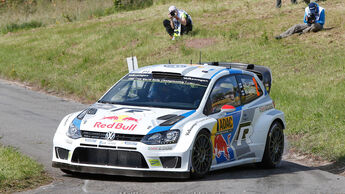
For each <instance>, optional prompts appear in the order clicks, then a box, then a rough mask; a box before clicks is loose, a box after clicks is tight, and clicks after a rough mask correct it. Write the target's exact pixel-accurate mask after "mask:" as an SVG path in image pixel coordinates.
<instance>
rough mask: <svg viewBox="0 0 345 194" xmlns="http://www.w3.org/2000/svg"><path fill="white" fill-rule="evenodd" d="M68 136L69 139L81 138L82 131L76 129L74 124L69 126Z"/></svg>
mask: <svg viewBox="0 0 345 194" xmlns="http://www.w3.org/2000/svg"><path fill="white" fill-rule="evenodd" d="M66 135H67V136H68V137H69V138H72V139H78V138H81V133H80V130H79V128H78V127H76V126H75V125H74V123H73V122H72V123H71V124H70V125H69V127H68V131H67V133H66Z"/></svg>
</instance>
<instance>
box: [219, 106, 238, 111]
mask: <svg viewBox="0 0 345 194" xmlns="http://www.w3.org/2000/svg"><path fill="white" fill-rule="evenodd" d="M235 110H236V108H235V107H234V106H231V105H227V104H226V105H223V106H222V109H221V111H220V112H234V111H235Z"/></svg>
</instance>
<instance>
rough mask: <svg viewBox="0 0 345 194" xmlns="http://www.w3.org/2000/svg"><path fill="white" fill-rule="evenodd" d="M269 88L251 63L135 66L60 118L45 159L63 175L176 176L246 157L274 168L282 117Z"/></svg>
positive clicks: (267, 76) (267, 77)
mask: <svg viewBox="0 0 345 194" xmlns="http://www.w3.org/2000/svg"><path fill="white" fill-rule="evenodd" d="M270 88H271V71H270V70H269V69H268V68H267V67H263V66H257V65H252V64H239V63H218V62H213V63H205V64H204V65H190V64H163V65H153V66H147V67H143V68H140V69H138V70H135V71H132V72H130V73H129V74H127V75H126V76H124V77H123V78H122V79H121V80H119V81H118V82H117V83H116V84H115V85H114V86H113V87H112V88H110V90H109V91H108V92H107V93H106V94H105V95H104V96H103V97H102V98H101V99H100V100H99V101H98V102H97V103H95V104H93V105H91V106H90V107H89V108H87V109H85V110H83V111H81V112H76V113H72V114H69V115H67V116H66V117H65V118H64V119H63V120H62V121H61V123H60V125H59V127H58V129H57V131H56V133H55V136H54V148H53V159H52V165H53V167H56V168H60V169H61V170H62V171H63V172H65V173H69V174H72V173H75V172H82V173H97V174H110V175H125V176H154V177H180V178H183V177H190V176H193V177H202V176H204V175H205V174H206V173H207V172H209V171H212V170H217V169H221V168H226V167H231V166H236V165H242V164H247V163H261V164H262V165H263V166H265V167H276V166H277V165H278V164H279V163H280V161H281V158H282V154H283V150H284V134H283V129H284V128H285V120H284V113H283V112H281V111H279V110H277V109H275V107H274V103H273V101H272V99H271V98H270V96H269V90H270Z"/></svg>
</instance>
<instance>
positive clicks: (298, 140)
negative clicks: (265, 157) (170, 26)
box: [0, 0, 345, 160]
mask: <svg viewBox="0 0 345 194" xmlns="http://www.w3.org/2000/svg"><path fill="white" fill-rule="evenodd" d="M164 3H166V4H164ZM168 3H169V4H168ZM320 3H321V5H322V6H323V7H325V9H326V26H325V27H326V28H327V27H334V28H333V29H331V30H324V31H321V32H318V33H310V34H306V35H301V36H298V35H294V36H292V37H289V38H287V39H283V40H280V41H278V40H275V39H274V36H275V35H277V34H279V33H281V32H283V31H284V30H286V29H288V28H289V27H291V26H292V25H294V24H296V23H301V22H302V19H303V14H304V8H305V6H306V5H305V4H304V3H300V4H297V5H292V4H290V3H288V4H286V5H284V6H283V7H282V8H281V9H276V8H274V6H275V5H274V2H272V0H247V1H243V0H231V1H230V0H229V1H209V0H204V1H182V0H181V1H178V2H177V3H176V4H175V5H176V6H177V7H181V8H183V9H185V10H186V11H187V12H188V13H189V14H190V15H191V16H192V17H193V21H194V24H195V25H194V32H193V33H192V34H191V35H189V36H185V37H182V38H180V39H179V40H177V41H171V40H169V37H168V36H167V35H166V32H165V29H164V28H163V26H162V21H163V19H164V18H165V17H166V15H167V9H168V7H169V5H170V2H167V1H161V3H154V5H153V6H151V7H149V8H146V9H143V10H136V11H129V12H121V13H117V14H113V15H109V16H105V17H101V18H97V19H90V20H87V21H75V22H72V23H65V24H57V25H51V26H46V27H41V28H38V29H33V30H27V31H20V32H16V33H11V34H6V35H2V36H0V45H1V47H0V77H2V78H5V79H13V80H18V81H22V82H26V83H30V84H31V85H34V86H36V87H39V88H41V89H44V90H46V91H55V92H58V93H59V94H60V95H64V96H66V95H67V96H70V97H71V96H72V97H77V98H79V99H80V100H82V101H83V102H93V101H95V100H97V99H98V98H99V97H100V96H101V95H102V94H103V93H104V92H105V91H106V90H107V89H108V88H109V87H110V86H111V85H113V83H115V82H116V81H117V80H118V79H119V78H121V77H122V76H123V75H125V74H126V73H127V64H126V60H125V58H126V57H129V56H131V55H132V54H133V55H135V56H137V57H138V61H139V66H146V65H152V64H159V63H167V62H168V61H169V60H171V61H172V62H173V63H189V62H190V60H193V61H194V62H196V61H198V59H199V52H200V51H201V52H202V59H203V61H233V62H244V63H254V64H259V65H265V66H268V67H270V68H271V69H272V72H273V88H272V97H273V99H274V100H275V102H276V105H277V108H278V109H280V110H282V111H284V112H285V115H286V121H287V129H286V131H285V132H286V134H288V135H289V137H290V139H291V141H290V143H291V144H292V145H293V146H294V147H296V148H297V149H298V150H300V151H303V152H305V153H309V154H314V155H317V156H321V157H323V158H325V159H328V160H342V159H343V158H345V145H344V144H345V143H344V141H343V139H344V138H345V127H344V124H345V120H344V118H345V111H343V110H344V109H345V103H344V96H345V79H344V78H345V76H344V75H345V63H344V61H345V55H344V53H345V36H344V31H345V25H344V21H343V20H342V19H341V17H339V15H342V14H343V13H344V11H345V3H344V2H343V1H342V0H332V1H331V0H329V1H325V2H320ZM200 40H202V41H201V42H203V41H204V42H211V44H205V46H193V43H195V42H196V41H200Z"/></svg>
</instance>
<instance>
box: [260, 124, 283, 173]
mask: <svg viewBox="0 0 345 194" xmlns="http://www.w3.org/2000/svg"><path fill="white" fill-rule="evenodd" d="M283 152H284V133H283V127H282V125H281V124H280V123H279V122H274V123H273V124H272V125H271V127H270V130H269V132H268V135H267V140H266V147H265V153H264V156H263V158H262V164H263V166H264V167H266V168H275V167H277V166H278V165H279V163H280V161H281V159H282V156H283Z"/></svg>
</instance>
